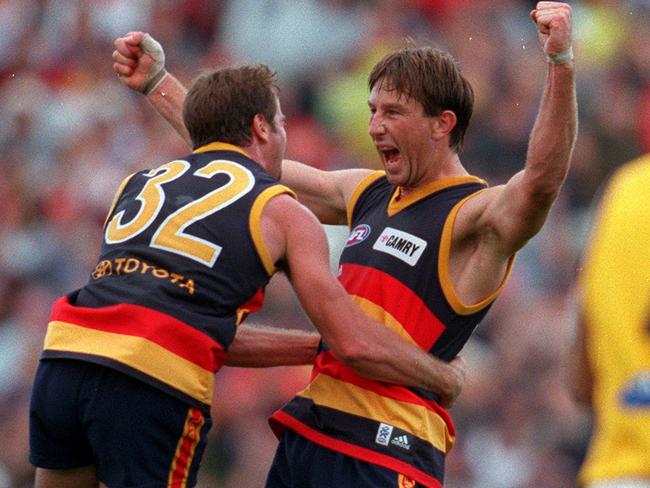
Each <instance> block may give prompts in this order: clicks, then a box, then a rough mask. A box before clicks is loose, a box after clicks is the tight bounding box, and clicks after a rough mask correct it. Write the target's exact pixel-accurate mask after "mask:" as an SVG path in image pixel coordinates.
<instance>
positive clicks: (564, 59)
mask: <svg viewBox="0 0 650 488" xmlns="http://www.w3.org/2000/svg"><path fill="white" fill-rule="evenodd" d="M546 61H548V62H549V63H551V64H564V63H568V62H569V61H573V46H571V47H569V49H567V50H566V51H564V52H561V53H557V54H553V53H546Z"/></svg>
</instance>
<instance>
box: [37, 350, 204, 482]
mask: <svg viewBox="0 0 650 488" xmlns="http://www.w3.org/2000/svg"><path fill="white" fill-rule="evenodd" d="M211 425H212V420H211V419H210V415H209V412H206V411H203V410H202V409H199V408H196V407H193V406H190V405H188V404H187V403H185V402H183V401H181V400H179V399H177V398H175V397H173V396H171V395H168V394H166V393H165V392H163V391H161V390H159V389H157V388H154V387H152V386H150V385H148V384H146V383H144V382H143V381H140V380H138V379H135V378H132V377H130V376H128V375H126V374H123V373H120V372H118V371H116V370H113V369H111V368H107V367H104V366H100V365H97V364H93V363H89V362H86V361H77V360H74V359H45V360H41V362H40V364H39V366H38V369H37V371H36V378H35V381H34V386H33V390H32V397H31V405H30V424H29V444H30V455H29V459H30V461H31V463H32V464H33V465H34V466H37V467H40V468H45V469H71V468H80V467H83V466H89V465H95V468H96V472H97V478H98V480H99V481H101V482H102V483H104V484H106V485H107V486H110V487H111V488H121V487H127V486H128V487H130V488H144V487H147V488H151V487H171V488H176V487H181V486H183V487H185V486H187V487H192V486H194V485H195V484H196V480H197V473H198V469H199V463H200V460H201V457H202V456H203V452H204V450H205V446H206V443H207V434H208V431H209V430H210V427H211Z"/></svg>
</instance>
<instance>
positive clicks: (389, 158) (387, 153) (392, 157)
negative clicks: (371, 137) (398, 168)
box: [381, 149, 399, 164]
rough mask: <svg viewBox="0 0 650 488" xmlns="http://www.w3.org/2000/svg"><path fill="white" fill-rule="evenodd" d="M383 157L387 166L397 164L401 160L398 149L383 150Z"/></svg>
mask: <svg viewBox="0 0 650 488" xmlns="http://www.w3.org/2000/svg"><path fill="white" fill-rule="evenodd" d="M381 155H382V157H383V158H384V162H385V163H387V164H390V163H395V162H397V161H398V160H399V150H397V149H381Z"/></svg>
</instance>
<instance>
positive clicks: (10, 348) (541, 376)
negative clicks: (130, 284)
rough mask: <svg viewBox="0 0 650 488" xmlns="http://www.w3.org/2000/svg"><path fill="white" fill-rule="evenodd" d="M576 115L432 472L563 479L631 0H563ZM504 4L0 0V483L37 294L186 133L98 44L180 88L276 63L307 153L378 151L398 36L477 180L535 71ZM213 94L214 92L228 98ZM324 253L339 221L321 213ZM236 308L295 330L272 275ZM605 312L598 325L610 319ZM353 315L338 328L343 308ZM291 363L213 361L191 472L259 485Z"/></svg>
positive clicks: (635, 55) (12, 476) (642, 45)
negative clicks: (204, 439)
mask: <svg viewBox="0 0 650 488" xmlns="http://www.w3.org/2000/svg"><path fill="white" fill-rule="evenodd" d="M571 4H572V6H573V8H574V20H575V47H574V49H575V55H576V63H577V68H578V98H579V109H580V129H579V137H578V142H577V146H576V150H575V156H574V160H573V165H572V168H571V171H570V174H569V177H568V180H567V182H566V185H565V187H564V189H563V191H562V194H561V195H560V198H559V200H558V202H557V204H556V205H555V207H554V209H553V211H552V214H551V216H550V218H549V221H548V223H547V224H546V226H545V227H544V229H543V230H542V232H541V233H540V234H539V235H538V236H537V237H535V238H534V239H533V240H531V241H530V242H529V244H528V245H527V246H526V248H525V249H524V250H523V251H522V252H520V254H519V256H518V259H517V261H516V265H515V268H514V272H513V274H512V277H511V279H510V281H509V283H508V285H507V287H506V289H505V291H504V293H503V295H502V296H501V298H500V299H499V300H497V303H496V305H495V306H494V307H493V308H492V310H491V312H490V313H489V314H488V316H487V318H486V319H485V321H484V322H483V323H482V324H481V325H480V326H479V328H478V329H477V331H476V333H475V335H474V336H473V338H472V339H471V341H470V343H469V344H468V345H467V346H466V348H465V349H464V351H463V355H464V356H465V358H466V360H467V363H468V378H467V384H466V386H465V389H464V391H463V393H462V395H461V397H460V399H459V401H458V403H457V404H456V405H455V406H454V407H453V408H452V410H451V414H452V417H453V418H454V420H455V423H456V428H457V432H458V439H457V443H456V446H455V447H454V449H453V451H452V453H451V454H450V456H449V460H448V467H447V474H446V481H447V482H446V484H445V486H446V487H448V488H547V487H548V488H564V487H572V486H575V481H574V480H575V475H576V472H577V468H578V465H579V463H580V461H581V459H582V457H583V455H584V452H585V446H586V441H587V439H588V436H589V432H590V428H591V425H590V417H589V415H588V412H585V411H584V410H581V409H580V408H578V407H577V406H576V405H575V404H574V403H573V402H572V400H571V398H570V396H569V394H568V390H567V387H566V381H565V367H564V363H565V358H566V355H567V354H568V349H569V345H570V343H571V341H572V339H573V334H574V328H575V325H574V317H573V312H572V310H573V306H572V301H573V288H574V285H575V277H576V272H577V270H578V268H579V258H580V254H581V251H582V249H583V247H584V244H585V241H586V239H587V238H588V233H589V222H590V215H591V210H592V201H593V199H594V197H595V196H597V194H598V189H599V187H600V186H601V184H602V183H603V182H604V181H605V179H606V178H607V177H608V175H609V174H610V173H611V172H612V170H613V169H615V168H616V167H617V166H619V165H620V164H621V163H623V162H625V161H626V160H629V159H631V158H633V157H636V156H638V155H640V154H641V153H642V152H644V151H648V150H650V1H648V0H628V1H625V0H620V1H615V0H582V1H575V2H571ZM533 6H534V2H530V1H523V0H404V1H397V0H231V1H227V0H222V1H218V0H160V1H154V0H137V1H134V0H94V1H82V0H0V107H1V108H0V170H1V171H0V174H1V175H2V176H1V177H0V243H1V245H0V439H2V447H1V448H0V487H2V488H24V487H28V486H31V484H32V482H33V468H32V467H31V466H30V465H29V462H28V460H27V452H28V438H27V424H28V401H29V393H30V387H31V382H32V376H33V373H34V369H35V366H36V363H37V361H38V357H39V353H40V349H41V345H42V341H43V336H44V331H45V327H46V322H47V317H48V311H49V306H50V304H51V302H52V301H53V300H54V299H55V298H57V297H58V296H59V295H61V294H63V293H67V292H69V291H71V290H72V289H75V288H77V287H79V286H82V285H83V284H84V283H85V282H86V280H87V279H88V276H89V273H90V272H91V270H92V269H93V268H94V266H95V264H96V259H97V255H98V250H99V242H100V239H101V227H102V224H103V220H104V217H105V213H106V211H107V209H108V206H109V204H110V201H111V199H112V196H113V194H114V191H115V190H116V188H117V186H118V184H119V183H120V181H121V180H122V179H123V178H124V177H125V176H126V175H127V174H130V173H131V172H133V171H135V170H139V169H144V168H147V167H153V166H157V165H159V164H161V163H164V162H166V161H168V160H170V159H172V158H176V157H179V156H182V155H184V154H185V153H187V152H188V148H187V147H185V146H184V144H183V142H182V141H181V139H180V138H179V137H178V136H177V135H176V134H175V133H174V132H173V131H172V129H171V128H170V127H168V126H167V125H166V123H165V122H163V121H162V120H161V119H160V118H159V117H158V116H157V115H156V114H155V112H154V111H153V109H152V108H151V107H150V106H149V105H148V102H147V101H146V100H145V99H144V97H142V96H141V95H139V94H136V93H133V92H130V91H129V90H128V89H127V88H125V87H124V86H122V85H121V84H120V82H119V81H118V79H117V78H116V76H115V75H114V73H113V71H112V60H111V53H112V51H113V40H114V38H115V37H117V36H120V35H123V34H124V33H126V32H128V31H130V30H143V31H148V32H150V33H151V34H152V35H153V36H154V37H155V38H157V39H158V40H160V41H161V43H162V44H163V46H164V48H165V52H166V55H167V67H168V68H169V70H170V71H171V72H173V73H174V74H176V75H177V77H178V78H179V79H180V80H182V81H183V82H185V83H189V82H190V81H191V80H192V78H193V77H194V76H196V75H198V74H199V72H200V71H201V70H202V69H206V68H211V67H216V66H219V65H223V64H226V63H240V62H248V61H255V62H264V63H266V64H268V65H270V66H271V67H272V68H273V69H274V70H276V71H277V72H278V74H279V84H280V85H281V88H282V103H283V107H284V111H285V113H286V115H287V117H288V134H289V142H288V148H287V155H288V157H290V158H294V159H298V160H301V161H304V162H307V163H310V164H312V165H314V166H318V167H320V168H327V169H336V168H347V167H371V168H376V167H378V158H377V156H376V154H375V152H374V149H373V148H372V146H371V144H370V139H369V137H368V136H367V132H366V125H367V120H368V109H367V105H366V100H367V88H366V76H367V74H368V72H369V70H370V67H371V66H372V65H373V63H374V62H375V61H377V60H378V58H379V57H380V56H381V55H382V54H384V53H385V52H386V51H387V50H390V49H392V48H395V47H401V46H403V45H404V43H405V37H406V36H410V37H411V38H412V39H413V40H414V41H415V42H416V43H417V44H432V45H434V46H438V47H441V48H443V49H447V50H449V51H451V53H452V54H453V55H454V56H455V57H456V58H457V59H458V60H459V62H460V63H461V66H462V69H463V71H464V73H465V75H466V76H467V77H468V79H469V80H470V81H471V83H472V84H473V86H474V89H475V92H476V106H475V112H474V117H473V120H472V123H471V124H470V128H469V131H468V133H467V136H466V147H465V152H464V154H463V156H462V160H463V162H464V163H465V166H466V167H467V168H468V169H469V170H470V171H471V172H473V173H475V174H477V175H478V176H481V177H483V178H485V179H487V180H488V181H489V182H490V183H491V184H499V183H502V182H504V181H506V180H507V179H508V178H509V177H510V176H511V175H512V174H513V173H514V172H516V171H518V170H519V169H521V168H522V166H523V164H524V161H525V157H526V146H527V142H528V135H529V132H530V129H531V126H532V123H533V120H534V117H535V114H536V111H537V107H538V104H539V99H540V94H541V89H542V85H543V81H544V77H545V70H546V65H545V62H544V58H543V55H542V52H541V49H540V47H539V43H538V40H537V37H536V31H535V28H534V25H533V23H532V22H531V21H530V19H529V16H528V13H529V11H530V10H531V8H532V7H533ZM227 108H228V107H224V109H225V110H227ZM328 232H329V235H330V238H331V247H332V262H333V263H335V262H336V259H337V256H338V252H339V251H340V245H341V240H342V239H344V238H345V236H346V229H345V228H335V227H332V228H328ZM252 319H253V320H254V321H257V322H260V323H264V324H268V325H273V324H275V325H280V326H284V327H292V328H300V329H310V328H311V324H310V323H309V322H308V321H307V320H306V319H305V316H304V315H303V313H302V311H301V310H300V308H299V306H298V305H297V302H296V299H295V296H294V295H293V292H292V291H291V290H290V287H289V286H288V285H287V282H286V279H285V278H284V277H282V276H277V277H275V278H274V279H273V280H272V282H271V285H270V286H269V289H268V293H267V301H266V309H265V311H264V312H262V313H260V314H257V317H255V316H253V317H252ZM616 325H617V324H612V326H613V327H616ZM350 326H353V324H350ZM308 375H309V368H308V367H304V368H303V367H300V368H275V369H269V370H244V369H230V368H225V369H224V370H222V371H221V372H219V373H218V377H217V384H218V387H217V391H216V398H215V405H214V409H213V410H214V411H213V416H214V420H215V426H214V428H213V430H212V432H211V439H210V444H209V448H208V451H207V453H206V456H205V459H204V462H203V468H202V472H201V476H200V487H201V488H207V487H225V488H230V487H252V488H254V487H258V486H263V480H264V476H265V473H266V470H267V467H268V466H269V464H270V462H271V458H272V455H273V451H274V448H275V444H276V441H275V438H274V437H273V436H272V434H271V432H270V430H269V428H268V425H267V422H266V418H267V416H268V415H269V414H270V413H271V412H272V411H273V410H274V409H276V408H277V407H279V406H280V405H281V404H282V403H283V402H284V401H286V400H287V399H288V398H289V397H290V396H291V395H292V394H293V393H294V392H296V391H297V390H299V389H301V388H302V387H303V386H304V385H305V384H306V381H307V378H308Z"/></svg>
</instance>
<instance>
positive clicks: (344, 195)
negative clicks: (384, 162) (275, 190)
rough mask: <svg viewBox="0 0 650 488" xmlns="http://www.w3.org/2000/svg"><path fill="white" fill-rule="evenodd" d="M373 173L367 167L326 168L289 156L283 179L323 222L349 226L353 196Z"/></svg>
mask: <svg viewBox="0 0 650 488" xmlns="http://www.w3.org/2000/svg"><path fill="white" fill-rule="evenodd" d="M370 173H371V171H370V170H367V169H346V170H340V171H322V170H319V169H316V168H313V167H311V166H307V165H306V164H303V163H300V162H298V161H292V160H289V159H285V160H284V161H283V162H282V178H281V180H282V183H284V184H285V185H287V186H288V187H289V188H291V189H292V190H293V191H295V192H296V194H297V195H298V200H300V203H302V204H303V205H305V206H306V207H307V208H308V209H309V210H311V211H312V212H313V213H314V214H315V215H316V217H318V220H320V221H321V222H322V223H323V224H331V225H346V224H347V223H348V222H347V206H348V202H349V201H350V197H351V196H352V193H353V192H354V189H355V188H356V187H357V185H358V184H359V182H361V180H362V179H363V178H365V177H366V176H367V175H368V174H370Z"/></svg>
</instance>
